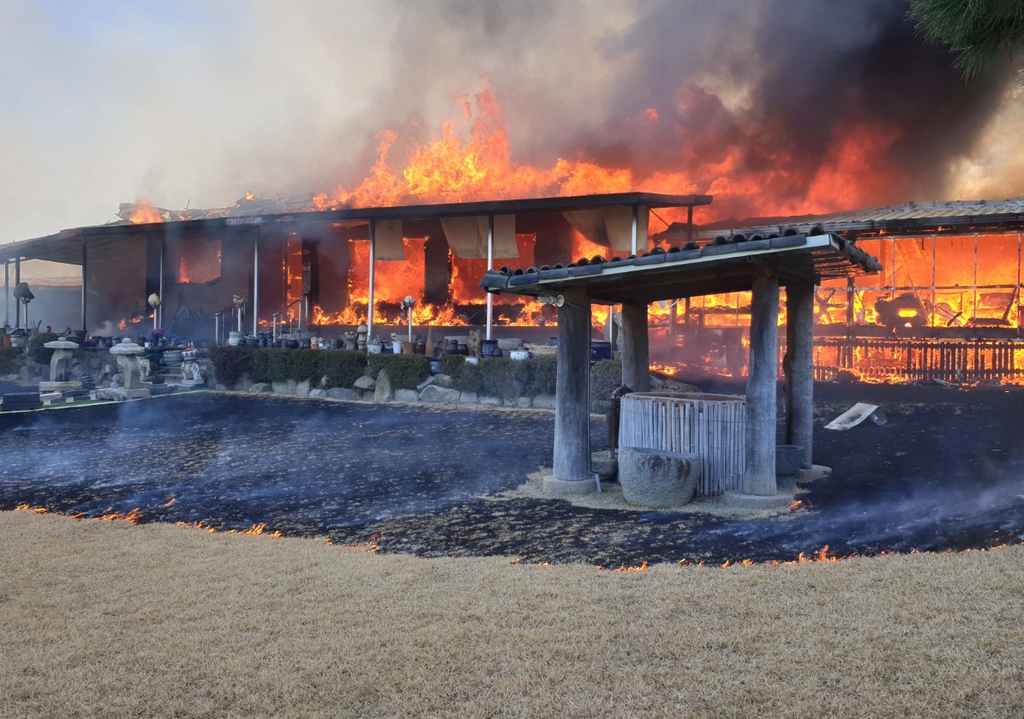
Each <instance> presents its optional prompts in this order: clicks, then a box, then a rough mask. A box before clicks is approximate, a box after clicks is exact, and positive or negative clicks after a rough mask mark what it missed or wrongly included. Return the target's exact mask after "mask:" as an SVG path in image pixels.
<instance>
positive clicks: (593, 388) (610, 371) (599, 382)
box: [590, 360, 622, 403]
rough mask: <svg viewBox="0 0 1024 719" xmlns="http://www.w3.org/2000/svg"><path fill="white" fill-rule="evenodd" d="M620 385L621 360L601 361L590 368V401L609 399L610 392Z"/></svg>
mask: <svg viewBox="0 0 1024 719" xmlns="http://www.w3.org/2000/svg"><path fill="white" fill-rule="evenodd" d="M621 385H622V360H601V361H600V362H595V363H594V364H593V365H592V366H591V368H590V399H591V401H592V403H593V402H594V401H603V400H608V399H611V396H612V392H613V391H614V390H615V389H616V388H617V387H620V386H621Z"/></svg>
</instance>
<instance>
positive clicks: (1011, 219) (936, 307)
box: [656, 199, 1024, 383]
mask: <svg viewBox="0 0 1024 719" xmlns="http://www.w3.org/2000/svg"><path fill="white" fill-rule="evenodd" d="M1022 211H1024V201H1022V200H1021V199H1014V200H1005V201H1000V202H986V201H980V202H944V203H908V204H904V205H897V206H891V207H884V208H880V209H871V210H857V211H851V212H841V213H833V214H829V215H817V216H802V217H786V218H757V219H751V220H746V221H743V222H739V223H737V222H735V221H731V222H724V223H715V224H711V225H706V226H704V227H702V228H701V229H700V231H699V233H698V237H701V238H704V239H705V240H710V239H711V238H713V237H714V236H716V235H719V234H722V233H725V234H732V233H746V234H748V235H749V234H751V233H758V232H761V233H766V232H772V231H779V229H780V228H782V227H795V228H797V229H798V230H799V231H802V232H821V231H824V232H829V233H835V234H839V235H841V236H842V237H844V239H846V240H848V241H852V242H854V243H855V244H856V245H857V246H858V247H859V248H860V249H862V250H864V251H865V252H867V253H868V254H869V255H872V256H874V257H876V258H877V259H878V260H879V261H880V263H881V265H882V266H883V268H884V269H883V271H882V272H881V273H879V274H874V275H864V276H861V277H857V278H848V279H846V280H842V281H838V282H835V281H833V282H824V283H822V285H821V286H820V287H818V289H817V291H816V297H815V337H816V339H815V368H816V374H817V376H818V377H819V378H820V379H828V378H831V377H833V376H835V375H836V373H837V372H838V371H841V370H848V371H851V372H853V373H855V374H856V375H858V376H859V377H861V378H862V379H865V380H868V381H884V380H887V379H892V380H895V381H907V380H931V379H934V380H940V381H947V382H960V383H975V382H996V383H1020V382H1021V381H1024V343H1022V342H1021V334H1020V317H1021V307H1022V303H1021V230H1022V227H1024V223H1022V215H1021V213H1022ZM686 232H687V230H686V228H685V227H682V226H679V227H676V228H670V229H669V230H667V231H665V232H663V233H659V234H658V235H656V239H658V240H661V241H671V240H672V239H673V238H678V237H680V236H683V235H685V234H686ZM680 313H681V315H682V316H681V317H680V316H676V317H674V318H673V322H674V323H675V324H677V325H680V326H681V327H682V328H685V327H686V326H688V325H689V326H690V327H691V328H692V330H691V334H699V333H697V332H696V330H697V328H719V329H718V335H724V336H725V337H726V338H729V337H731V336H732V335H739V334H741V333H742V330H741V329H740V328H742V327H744V326H746V325H747V322H748V321H747V315H748V313H749V298H748V297H745V296H742V295H735V296H732V297H728V298H714V299H712V300H710V301H705V302H702V303H693V304H687V305H686V306H685V309H683V310H681V311H680ZM723 328H727V329H723ZM681 331H682V330H681ZM705 334H707V333H705Z"/></svg>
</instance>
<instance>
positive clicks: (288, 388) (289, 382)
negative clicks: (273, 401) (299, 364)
mask: <svg viewBox="0 0 1024 719" xmlns="http://www.w3.org/2000/svg"><path fill="white" fill-rule="evenodd" d="M297 384H298V383H297V382H296V381H295V380H293V379H286V380H285V381H284V382H271V383H270V385H271V386H272V387H273V388H274V394H288V395H293V394H295V387H296V386H297Z"/></svg>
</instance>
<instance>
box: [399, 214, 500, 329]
mask: <svg viewBox="0 0 1024 719" xmlns="http://www.w3.org/2000/svg"><path fill="white" fill-rule="evenodd" d="M487 269H488V270H493V269H494V215H488V216H487ZM493 324H494V295H492V294H491V293H490V292H488V293H487V337H486V339H491V327H492V326H493ZM410 326H411V325H410Z"/></svg>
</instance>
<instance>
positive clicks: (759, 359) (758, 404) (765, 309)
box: [743, 268, 779, 496]
mask: <svg viewBox="0 0 1024 719" xmlns="http://www.w3.org/2000/svg"><path fill="white" fill-rule="evenodd" d="M755 272H756V274H755V276H754V283H753V287H752V288H751V289H752V297H751V302H750V375H749V376H748V378H747V418H746V419H747V426H746V449H747V456H746V465H745V469H744V472H743V492H744V494H757V495H765V496H767V495H774V494H775V491H776V486H775V419H776V411H775V401H776V382H777V379H778V375H779V327H778V325H779V275H778V272H777V271H776V270H774V269H769V268H762V269H759V270H755Z"/></svg>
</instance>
